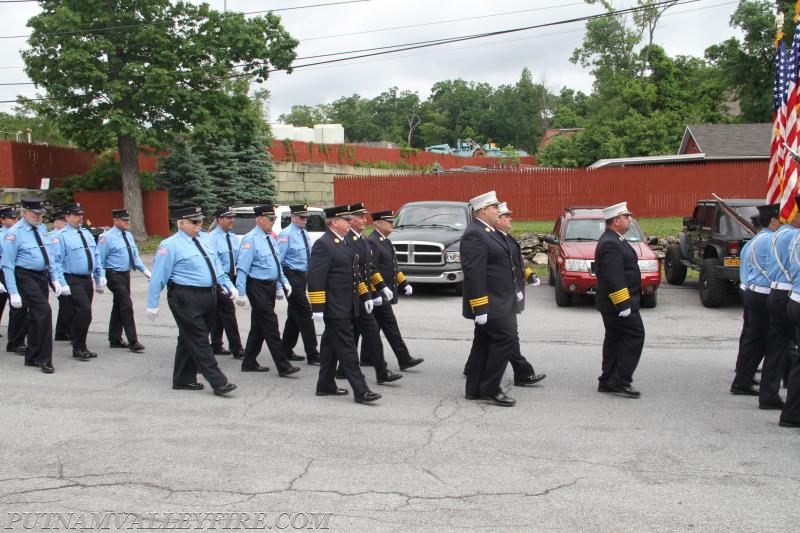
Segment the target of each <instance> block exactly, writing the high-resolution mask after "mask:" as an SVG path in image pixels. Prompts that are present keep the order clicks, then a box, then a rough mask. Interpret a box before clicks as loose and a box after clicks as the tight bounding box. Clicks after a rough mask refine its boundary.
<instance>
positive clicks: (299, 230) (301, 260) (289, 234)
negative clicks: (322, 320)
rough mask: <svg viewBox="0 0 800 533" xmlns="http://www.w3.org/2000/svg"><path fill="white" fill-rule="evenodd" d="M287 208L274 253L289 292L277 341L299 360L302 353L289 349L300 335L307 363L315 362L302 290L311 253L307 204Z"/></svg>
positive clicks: (314, 339)
mask: <svg viewBox="0 0 800 533" xmlns="http://www.w3.org/2000/svg"><path fill="white" fill-rule="evenodd" d="M289 211H290V212H291V217H292V222H291V224H289V225H288V226H286V227H285V228H284V229H283V231H281V233H280V235H278V256H279V257H280V260H281V266H282V267H283V273H284V274H285V275H286V279H287V280H288V281H289V283H290V284H291V286H292V292H291V294H290V295H289V296H288V297H287V304H288V305H287V308H286V323H285V324H284V326H283V338H282V339H281V344H283V350H284V351H285V352H286V356H287V357H288V358H289V360H290V361H302V360H303V357H302V356H300V355H296V354H295V353H294V351H293V350H294V347H295V345H296V344H297V338H298V337H299V336H302V338H303V348H305V351H306V357H307V358H308V359H307V360H308V364H310V365H318V364H319V351H318V350H317V332H316V328H315V327H314V320H313V319H312V314H311V304H310V303H309V302H308V295H307V293H306V271H307V270H308V259H309V257H310V255H311V243H310V241H309V239H308V231H306V224H307V223H308V206H307V205H305V204H296V205H290V206H289Z"/></svg>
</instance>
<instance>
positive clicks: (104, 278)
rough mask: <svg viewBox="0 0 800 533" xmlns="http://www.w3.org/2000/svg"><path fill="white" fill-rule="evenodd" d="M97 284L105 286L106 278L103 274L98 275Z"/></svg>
mask: <svg viewBox="0 0 800 533" xmlns="http://www.w3.org/2000/svg"><path fill="white" fill-rule="evenodd" d="M98 285H100V286H101V287H105V286H106V285H108V280H107V279H106V277H105V276H100V279H99V280H98Z"/></svg>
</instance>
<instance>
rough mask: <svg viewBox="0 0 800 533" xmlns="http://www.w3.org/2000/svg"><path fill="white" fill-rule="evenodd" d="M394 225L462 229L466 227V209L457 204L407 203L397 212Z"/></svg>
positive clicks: (397, 226)
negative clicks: (424, 204) (423, 204)
mask: <svg viewBox="0 0 800 533" xmlns="http://www.w3.org/2000/svg"><path fill="white" fill-rule="evenodd" d="M394 227H395V228H400V227H417V228H429V227H430V228H437V227H445V228H450V229H457V230H463V229H464V228H466V227H467V210H466V209H465V208H464V207H461V206H457V205H437V206H433V205H426V206H422V205H408V206H405V207H403V208H402V209H400V211H398V212H397V216H395V219H394Z"/></svg>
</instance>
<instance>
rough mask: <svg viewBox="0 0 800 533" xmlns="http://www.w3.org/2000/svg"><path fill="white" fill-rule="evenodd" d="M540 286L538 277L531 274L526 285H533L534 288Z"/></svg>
mask: <svg viewBox="0 0 800 533" xmlns="http://www.w3.org/2000/svg"><path fill="white" fill-rule="evenodd" d="M541 284H542V280H540V279H539V276H537V275H536V274H533V275H532V276H531V277H530V278H528V285H533V286H534V287H538V286H539V285H541Z"/></svg>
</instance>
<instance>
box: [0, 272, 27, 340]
mask: <svg viewBox="0 0 800 533" xmlns="http://www.w3.org/2000/svg"><path fill="white" fill-rule="evenodd" d="M0 281H2V282H3V285H5V284H6V276H5V273H4V272H2V271H0ZM6 288H8V286H7V285H6ZM7 299H8V293H5V294H3V295H2V302H3V303H2V305H3V306H5V302H6V300H7ZM0 316H2V313H0ZM27 333H28V304H27V303H26V302H25V300H23V301H22V307H20V308H19V309H17V308H15V307H11V305H9V306H8V343H7V344H6V350H8V351H9V352H13V351H14V350H15V349H16V348H18V347H20V346H25V335H26V334H27Z"/></svg>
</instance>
